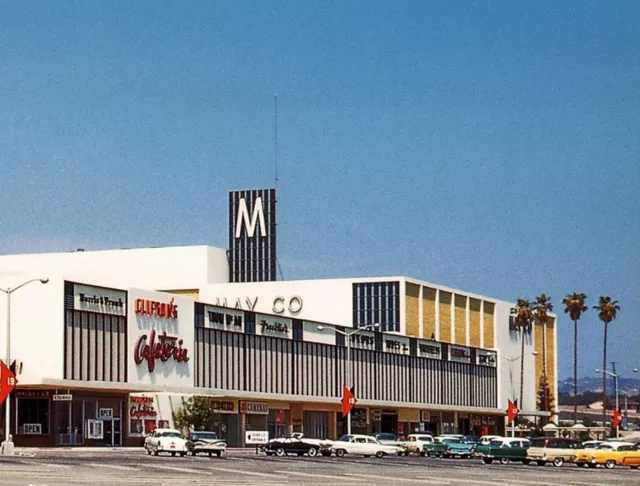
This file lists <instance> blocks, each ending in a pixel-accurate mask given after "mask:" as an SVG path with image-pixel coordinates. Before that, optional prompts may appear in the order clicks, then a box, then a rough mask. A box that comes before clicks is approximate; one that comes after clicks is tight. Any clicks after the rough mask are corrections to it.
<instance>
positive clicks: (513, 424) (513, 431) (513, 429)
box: [501, 351, 538, 437]
mask: <svg viewBox="0 0 640 486" xmlns="http://www.w3.org/2000/svg"><path fill="white" fill-rule="evenodd" d="M531 354H532V355H533V356H536V355H537V354H538V352H537V351H531ZM501 358H502V359H504V360H507V361H508V362H509V383H510V384H511V395H512V397H513V401H514V402H515V401H516V397H515V391H516V390H515V388H514V387H513V367H512V366H511V365H512V364H513V363H515V362H516V361H518V360H519V359H523V356H513V357H511V356H501ZM520 396H523V383H522V381H521V382H520ZM522 406H523V404H522V403H520V404H519V407H522ZM515 435H516V421H515V420H513V421H512V422H511V437H515Z"/></svg>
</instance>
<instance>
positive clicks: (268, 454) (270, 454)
mask: <svg viewBox="0 0 640 486" xmlns="http://www.w3.org/2000/svg"><path fill="white" fill-rule="evenodd" d="M265 454H266V455H267V456H269V457H271V456H273V452H265Z"/></svg>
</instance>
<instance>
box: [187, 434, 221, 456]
mask: <svg viewBox="0 0 640 486" xmlns="http://www.w3.org/2000/svg"><path fill="white" fill-rule="evenodd" d="M187 450H188V451H189V452H190V453H191V455H193V456H195V455H197V454H200V453H204V454H209V457H211V456H212V455H213V454H215V455H216V456H218V457H220V456H222V453H223V452H225V451H226V450H227V443H226V442H225V441H224V440H222V439H220V438H218V435H217V434H216V433H215V432H202V431H199V432H191V433H190V434H189V437H188V439H187Z"/></svg>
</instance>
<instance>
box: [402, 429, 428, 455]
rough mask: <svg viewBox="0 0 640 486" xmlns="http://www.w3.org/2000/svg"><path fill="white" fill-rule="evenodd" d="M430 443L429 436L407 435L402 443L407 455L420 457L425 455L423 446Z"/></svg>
mask: <svg viewBox="0 0 640 486" xmlns="http://www.w3.org/2000/svg"><path fill="white" fill-rule="evenodd" d="M432 443H433V436H432V435H429V434H409V436H408V437H407V438H406V439H405V441H404V445H405V448H406V450H407V454H409V453H412V454H420V455H421V456H424V455H425V454H426V452H425V450H424V446H425V445H426V444H432Z"/></svg>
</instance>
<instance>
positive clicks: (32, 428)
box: [22, 424, 42, 435]
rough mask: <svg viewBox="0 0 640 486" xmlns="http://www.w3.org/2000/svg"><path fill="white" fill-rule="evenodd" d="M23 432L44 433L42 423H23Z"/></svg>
mask: <svg viewBox="0 0 640 486" xmlns="http://www.w3.org/2000/svg"><path fill="white" fill-rule="evenodd" d="M22 433H23V434H24V435H42V424H23V425H22Z"/></svg>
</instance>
